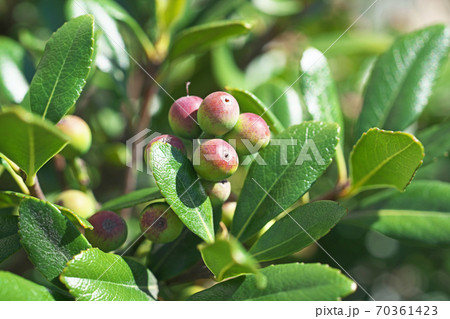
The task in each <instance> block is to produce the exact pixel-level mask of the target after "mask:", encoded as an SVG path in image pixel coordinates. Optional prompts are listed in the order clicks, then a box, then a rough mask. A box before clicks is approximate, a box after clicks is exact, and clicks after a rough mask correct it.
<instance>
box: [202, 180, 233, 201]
mask: <svg viewBox="0 0 450 319" xmlns="http://www.w3.org/2000/svg"><path fill="white" fill-rule="evenodd" d="M202 185H203V188H204V189H205V192H206V195H208V196H209V199H210V200H211V204H212V205H213V206H218V205H221V204H223V203H224V202H225V201H226V200H227V199H228V197H230V194H231V184H230V182H229V181H227V180H223V181H220V182H211V181H206V180H202Z"/></svg>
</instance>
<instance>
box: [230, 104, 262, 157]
mask: <svg viewBox="0 0 450 319" xmlns="http://www.w3.org/2000/svg"><path fill="white" fill-rule="evenodd" d="M224 138H225V139H226V140H227V141H229V142H230V143H232V144H233V143H234V142H235V143H236V144H235V145H236V151H237V152H238V154H239V155H241V156H244V155H250V154H253V153H256V152H257V151H258V150H261V149H263V148H264V147H266V146H267V145H268V144H269V141H270V129H269V126H268V125H267V123H266V121H264V119H263V118H262V117H261V116H259V115H256V114H253V113H242V114H241V115H239V119H238V121H237V123H236V125H235V126H234V127H233V129H232V130H231V131H230V132H228V133H227V134H226V135H225V136H224Z"/></svg>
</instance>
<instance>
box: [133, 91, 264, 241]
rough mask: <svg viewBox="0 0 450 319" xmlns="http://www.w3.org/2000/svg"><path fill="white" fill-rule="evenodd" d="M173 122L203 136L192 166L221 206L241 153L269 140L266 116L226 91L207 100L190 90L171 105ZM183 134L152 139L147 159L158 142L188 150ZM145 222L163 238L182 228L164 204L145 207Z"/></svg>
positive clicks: (178, 130)
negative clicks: (242, 107) (245, 107)
mask: <svg viewBox="0 0 450 319" xmlns="http://www.w3.org/2000/svg"><path fill="white" fill-rule="evenodd" d="M169 124H170V127H171V128H172V130H173V131H174V133H175V134H176V135H178V136H179V137H180V138H184V139H191V140H194V141H195V140H197V139H199V143H198V146H197V147H196V149H195V150H194V151H193V155H192V157H193V166H194V169H195V171H196V172H197V174H198V175H199V177H200V178H201V183H202V185H203V187H204V189H205V191H206V194H207V195H208V196H209V198H210V199H211V203H212V205H213V206H219V205H222V204H223V203H224V202H225V201H226V200H227V199H228V197H229V196H230V194H231V185H230V182H229V181H227V180H226V179H227V178H228V177H230V176H232V175H233V174H234V173H235V172H236V170H237V169H238V167H239V157H242V156H246V155H251V154H253V153H256V152H257V151H258V150H260V149H262V148H264V147H266V146H267V144H268V143H269V141H270V129H269V126H268V125H267V123H266V122H265V121H264V119H263V118H262V117H260V116H259V115H256V114H253V113H242V114H240V108H239V104H238V102H237V101H236V99H235V98H234V97H233V96H232V95H230V94H228V93H226V92H213V93H211V94H209V95H208V96H207V97H206V98H205V99H201V98H200V97H198V96H190V95H187V96H184V97H181V98H179V99H178V100H176V101H175V102H174V103H173V104H172V106H171V108H170V111H169ZM179 137H177V136H174V135H168V134H165V135H160V136H158V137H156V138H154V139H153V140H151V141H150V142H149V143H148V145H147V147H146V151H145V161H146V162H147V161H148V160H150V156H149V155H150V149H151V146H152V145H153V143H155V142H156V141H160V142H164V143H168V144H170V145H172V146H173V147H175V148H177V149H178V150H180V151H181V152H182V153H184V154H186V148H185V146H184V144H183V141H182V140H181V139H180V138H179ZM194 144H195V143H194ZM232 145H233V146H234V147H233V146H232ZM140 222H141V229H142V231H143V232H145V236H146V237H147V238H148V239H150V240H151V241H153V242H158V243H165V242H170V241H172V240H174V239H175V238H177V237H178V236H179V235H180V233H181V231H182V229H183V224H182V223H181V221H180V220H179V219H178V217H177V215H176V214H175V213H174V212H173V211H172V210H171V209H170V207H169V206H168V205H167V204H165V203H155V204H150V205H149V206H148V207H146V209H144V211H143V212H142V213H141V217H140Z"/></svg>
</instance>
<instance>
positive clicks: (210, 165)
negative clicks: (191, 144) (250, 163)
mask: <svg viewBox="0 0 450 319" xmlns="http://www.w3.org/2000/svg"><path fill="white" fill-rule="evenodd" d="M193 162H194V168H195V171H196V172H197V174H198V175H200V177H202V178H203V179H206V180H208V181H213V182H219V181H221V180H224V179H226V178H228V177H230V176H231V175H233V174H234V172H236V170H237V169H238V167H239V158H238V155H237V153H236V151H235V150H234V148H233V147H232V146H231V145H230V144H228V143H227V142H225V141H224V140H221V139H218V138H216V139H212V140H207V141H206V142H204V143H202V144H200V146H198V147H197V149H196V150H195V151H194V156H193Z"/></svg>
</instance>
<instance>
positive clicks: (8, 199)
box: [0, 191, 94, 229]
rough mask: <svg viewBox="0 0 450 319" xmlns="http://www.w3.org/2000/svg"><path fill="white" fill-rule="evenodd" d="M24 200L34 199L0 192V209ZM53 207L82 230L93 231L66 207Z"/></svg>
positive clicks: (89, 224)
mask: <svg viewBox="0 0 450 319" xmlns="http://www.w3.org/2000/svg"><path fill="white" fill-rule="evenodd" d="M26 198H32V199H33V198H34V197H33V196H30V195H25V194H22V193H16V192H11V191H3V192H0V208H2V207H14V206H19V205H20V202H21V201H22V200H23V199H26ZM54 206H55V207H56V208H58V209H59V211H60V212H61V213H62V214H63V215H64V216H66V217H67V218H68V219H69V220H70V221H71V222H72V223H73V224H76V225H79V226H81V227H83V228H86V229H93V228H94V227H93V226H92V225H91V223H90V222H89V221H88V220H87V219H85V218H83V217H80V216H78V215H77V214H75V213H74V212H73V211H72V210H70V209H68V208H66V207H62V206H59V205H56V204H54Z"/></svg>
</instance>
